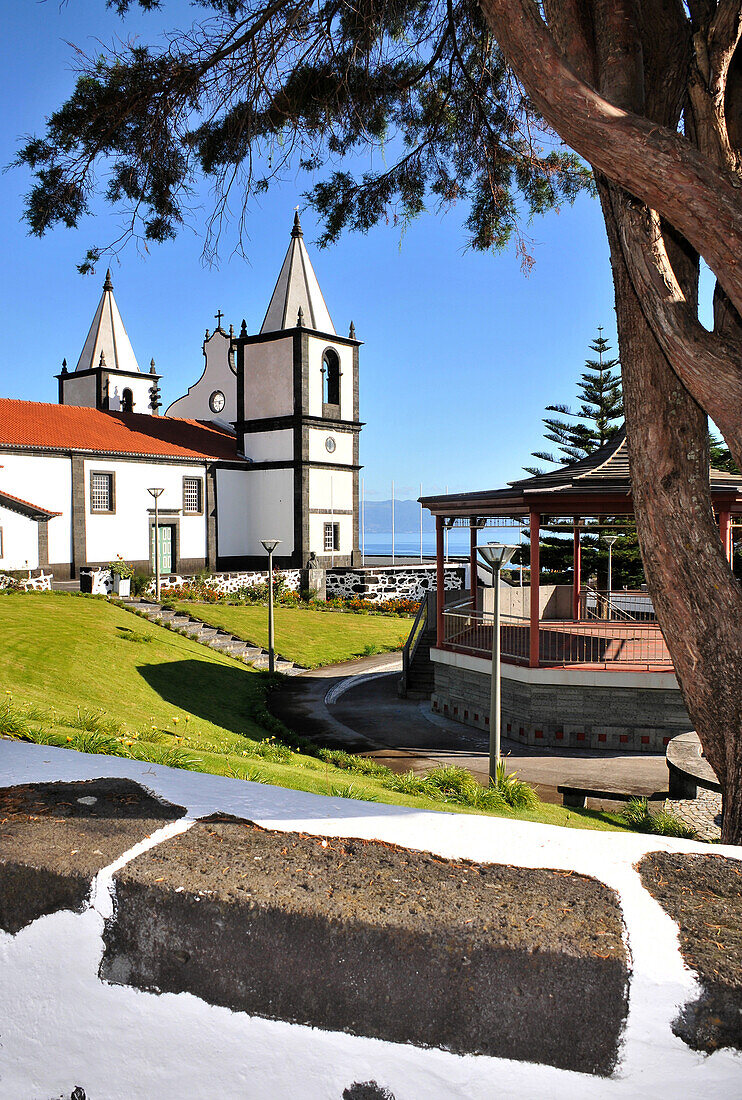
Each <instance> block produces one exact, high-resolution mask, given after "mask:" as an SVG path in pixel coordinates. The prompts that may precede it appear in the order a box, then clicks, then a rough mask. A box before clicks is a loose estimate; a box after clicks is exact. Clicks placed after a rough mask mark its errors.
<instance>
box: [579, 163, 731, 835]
mask: <svg viewBox="0 0 742 1100" xmlns="http://www.w3.org/2000/svg"><path fill="white" fill-rule="evenodd" d="M599 189H600V195H601V202H602V205H603V213H604V216H605V222H606V229H607V232H608V240H609V243H610V248H611V264H612V267H613V278H614V285H615V295H616V312H617V318H618V334H619V345H620V349H621V362H622V365H623V391H624V407H625V411H626V434H627V439H628V444H629V453H630V456H631V475H632V488H633V497H634V510H635V514H636V519H637V529H638V532H639V541H640V545H641V550H642V557H643V560H644V569H645V573H646V577H647V582H648V585H649V590H650V593H651V595H652V599H653V601H654V604H655V608H656V611H657V617H658V619H659V622H660V624H661V626H662V630H663V633H664V635H665V639H666V641H667V645H668V649H669V650H670V655H671V656H672V659H673V663H674V665H675V669H676V672H677V675H678V681H679V683H680V686H681V691H682V693H683V697H684V699H685V703H686V706H687V708H688V713H689V715H690V717H691V721H692V722H693V723H694V725H695V728H696V730H697V732H698V735H699V737H700V739H701V743H702V745H703V748H704V752H705V755H706V758H707V759H708V761H709V763H710V764H711V766H712V767H713V769H714V771H715V772H716V774H717V775H718V777H719V780H720V782H721V784H722V790H723V824H722V840H724V841H725V842H726V843H729V844H740V843H742V629H741V628H740V623H742V588H741V587H740V584H739V582H738V581H737V580H736V578H735V577H734V576H733V575H732V573H731V570H730V568H729V565H728V564H727V561H726V557H725V555H724V550H723V547H722V544H721V539H720V537H719V532H718V528H717V527H716V524H715V521H714V517H713V513H712V510H711V506H710V495H709V487H708V444H707V419H706V416H705V414H704V412H703V410H702V409H701V408H700V407H699V406H698V405H697V404H696V403H695V401H694V400H693V399H692V398H691V397H690V395H689V394H688V392H687V390H685V388H684V387H683V385H682V383H681V382H680V381H679V379H678V377H677V375H676V374H675V373H674V371H673V370H672V368H671V366H670V364H669V363H668V361H667V359H666V358H665V355H664V353H663V351H662V350H661V348H660V346H659V345H658V343H657V341H656V340H655V338H654V335H653V333H652V330H651V329H650V327H649V325H648V323H647V320H646V318H645V316H644V312H643V311H642V307H641V304H640V301H639V299H638V297H637V295H636V292H635V290H634V286H633V284H632V282H631V279H630V276H629V271H628V268H627V266H626V262H625V259H624V255H623V251H622V247H621V234H620V230H619V226H618V224H617V221H616V210H617V209H619V210H620V202H619V203H616V202H612V201H611V195H610V185H607V184H606V183H605V182H604V181H599Z"/></svg>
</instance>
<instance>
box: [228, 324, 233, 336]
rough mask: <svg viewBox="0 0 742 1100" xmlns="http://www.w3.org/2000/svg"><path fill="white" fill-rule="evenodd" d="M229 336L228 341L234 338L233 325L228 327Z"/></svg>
mask: <svg viewBox="0 0 742 1100" xmlns="http://www.w3.org/2000/svg"><path fill="white" fill-rule="evenodd" d="M229 336H230V339H232V338H234V325H230V326H229Z"/></svg>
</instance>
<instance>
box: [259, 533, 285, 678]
mask: <svg viewBox="0 0 742 1100" xmlns="http://www.w3.org/2000/svg"><path fill="white" fill-rule="evenodd" d="M262 542H263V549H264V550H266V551H267V554H268V671H269V672H273V671H274V667H275V657H274V655H273V641H274V639H273V551H274V550H275V549H276V547H277V546H278V545H279V543H280V542H281V540H280V539H263V540H262Z"/></svg>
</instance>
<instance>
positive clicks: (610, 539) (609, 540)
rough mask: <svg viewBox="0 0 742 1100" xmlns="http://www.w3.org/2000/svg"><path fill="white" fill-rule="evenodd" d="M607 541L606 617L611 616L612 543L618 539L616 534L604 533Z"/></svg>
mask: <svg viewBox="0 0 742 1100" xmlns="http://www.w3.org/2000/svg"><path fill="white" fill-rule="evenodd" d="M604 541H605V542H607V543H608V618H609V619H612V618H613V544H614V543H615V542H617V541H618V535H606V536H605V539H604Z"/></svg>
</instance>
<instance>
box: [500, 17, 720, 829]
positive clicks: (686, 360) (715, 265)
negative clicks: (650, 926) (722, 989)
mask: <svg viewBox="0 0 742 1100" xmlns="http://www.w3.org/2000/svg"><path fill="white" fill-rule="evenodd" d="M482 9H483V11H484V13H485V17H486V18H487V20H488V22H489V25H490V27H491V28H492V31H493V33H494V34H495V37H496V38H497V40H498V42H499V43H500V45H501V47H502V48H503V51H504V52H505V54H506V56H507V58H508V60H509V62H510V64H511V65H512V66H513V68H514V70H515V71H516V73H517V74H518V76H519V77H520V78H521V80H522V81H523V83H524V85H525V87H526V89H527V91H528V93H529V95H531V97H532V98H533V100H534V101H535V102H536V104H537V105H538V107H539V109H540V110H541V111H542V112H543V114H544V117H545V118H546V119H547V120H548V121H549V122H550V124H551V125H552V126H553V127H554V129H555V130H556V131H557V133H559V134H560V135H561V137H562V138H563V139H564V140H565V141H566V142H567V143H568V144H569V145H571V146H572V148H574V149H575V150H576V151H577V152H579V153H581V154H582V155H583V156H584V157H585V158H586V159H587V160H589V161H590V163H591V164H592V165H593V167H594V169H595V170H596V178H597V180H598V187H599V192H600V198H601V203H602V207H603V214H604V218H605V223H606V230H607V233H608V239H609V243H610V249H611V263H612V267H613V277H614V286H615V298H616V312H617V318H618V336H619V347H620V351H621V363H622V368H623V391H624V407H625V414H626V431H627V439H628V444H629V452H630V456H631V477H632V489H633V497H634V507H635V512H636V519H637V530H638V534H639V540H640V544H641V549H642V557H643V559H644V567H645V571H646V575H647V581H648V585H649V590H650V592H651V594H652V598H653V600H654V604H655V608H656V611H657V617H658V619H659V622H660V624H661V626H662V629H663V633H664V635H665V638H666V641H667V645H668V648H669V650H670V654H671V656H672V658H673V662H674V664H675V669H676V672H677V675H678V680H679V683H680V686H681V689H682V692H683V696H684V698H685V701H686V705H687V707H688V711H689V714H690V716H691V719H692V721H693V722H694V724H695V726H696V729H697V731H698V734H699V737H700V738H701V742H702V744H703V747H704V751H705V753H706V756H707V758H708V760H709V763H710V764H711V766H712V767H713V768H714V770H715V771H716V773H717V775H718V776H719V779H720V781H721V784H722V790H723V825H722V839H723V840H725V841H727V842H729V843H737V844H739V843H742V587H741V586H740V584H739V582H738V581H737V580H736V578H735V577H734V575H733V573H732V571H731V569H730V567H729V564H728V563H727V561H726V556H725V554H724V549H723V547H722V544H721V539H720V537H719V532H718V529H717V527H716V524H715V521H714V516H713V512H712V507H711V497H710V491H709V478H708V436H707V432H708V417H707V414H709V413H710V414H711V415H713V416H714V418H715V419H716V421H717V423H719V426H720V427H721V428H722V432H723V434H724V437H725V439H726V440H727V443H728V444H729V446H730V448H731V450H732V454H733V456H734V457H735V458H736V459H737V461H740V458H742V428H741V427H740V423H741V422H742V417H741V416H740V412H741V411H742V409H741V406H742V325H740V319H739V310H740V304H741V299H740V290H741V289H742V283H741V282H740V272H742V265H738V260H737V259H735V260H733V261H732V263H731V264H729V262H728V261H729V259H730V257H729V254H728V253H727V252H726V250H725V249H724V248H723V247H720V238H721V237H722V236H726V239H727V241H728V242H731V241H732V240H734V239H735V238H736V235H737V232H738V228H739V226H740V219H742V203H741V202H740V196H742V179H741V178H740V157H739V153H738V149H737V148H736V145H737V143H738V142H739V140H740V133H742V126H740V125H739V121H740V118H739V115H740V112H739V110H738V109H737V106H736V104H737V101H738V100H739V99H740V94H739V90H738V85H736V84H735V86H734V88H733V89H732V91H731V93H730V94H729V95H728V94H727V79H728V76H729V74H730V73H734V72H735V56H736V53H735V52H736V49H737V44H738V42H739V38H740V30H741V28H742V4H740V3H737V2H735V0H719V2H718V4H717V3H715V2H714V0H704V2H703V3H695V4H694V3H691V4H690V5H689V9H690V18H688V15H687V13H686V10H685V9H684V6H683V5H681V4H680V3H674V2H673V0H545V3H544V11H545V18H546V19H547V21H548V27H547V26H546V25H545V24H544V22H543V21H542V20H541V17H540V15H539V11H538V7H537V5H536V4H535V3H534V2H533V0H482ZM732 99H733V100H734V102H735V108H734V110H731V109H730V102H731V100H732ZM683 109H685V114H686V137H684V136H683V135H681V134H679V133H678V132H677V128H678V124H679V120H680V115H681V111H682V110H683ZM714 196H716V197H717V198H718V200H719V201H718V202H717V201H715V199H714ZM703 211H705V213H704V212H703ZM688 241H690V242H691V245H689V244H688V243H687V242H688ZM699 254H700V255H703V256H704V258H705V259H706V261H707V262H708V263H709V265H710V267H711V268H712V270H713V271H714V272H715V274H716V275H717V279H718V284H717V287H718V289H717V293H716V296H715V305H716V310H715V312H716V325H715V331H714V333H708V332H706V330H704V329H703V328H702V326H701V325H700V323H699V321H698V300H697V290H698V255H699ZM737 256H739V251H738V252H737ZM733 268H737V271H734V270H733ZM738 351H739V352H740V354H738Z"/></svg>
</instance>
